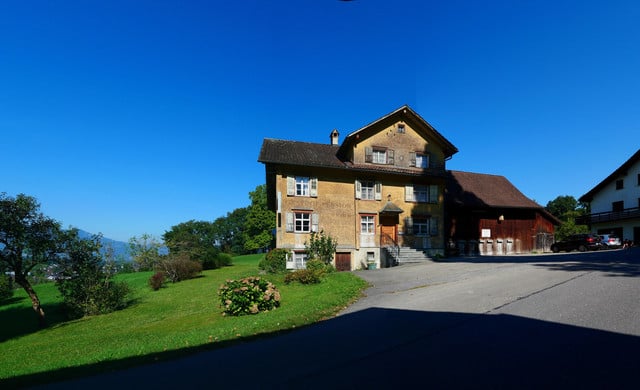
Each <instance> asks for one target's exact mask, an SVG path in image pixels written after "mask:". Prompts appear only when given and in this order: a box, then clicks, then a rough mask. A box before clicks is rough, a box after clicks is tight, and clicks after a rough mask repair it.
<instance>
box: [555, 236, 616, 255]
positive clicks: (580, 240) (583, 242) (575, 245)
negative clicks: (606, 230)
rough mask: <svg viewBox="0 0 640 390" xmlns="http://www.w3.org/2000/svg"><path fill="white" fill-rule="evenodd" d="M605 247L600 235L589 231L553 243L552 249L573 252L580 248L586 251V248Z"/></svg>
mask: <svg viewBox="0 0 640 390" xmlns="http://www.w3.org/2000/svg"><path fill="white" fill-rule="evenodd" d="M603 248H604V244H602V240H601V239H600V236H598V235H597V234H587V233H585V234H574V235H571V236H569V237H567V238H566V239H564V240H562V241H558V242H554V243H553V244H551V251H552V252H553V253H558V252H560V251H566V252H571V251H573V250H578V251H580V252H584V251H586V250H591V251H596V250H598V249H603Z"/></svg>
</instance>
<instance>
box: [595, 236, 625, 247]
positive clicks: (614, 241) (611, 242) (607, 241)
mask: <svg viewBox="0 0 640 390" xmlns="http://www.w3.org/2000/svg"><path fill="white" fill-rule="evenodd" d="M600 240H602V243H603V244H604V246H605V247H606V248H611V249H614V248H620V247H621V246H622V241H620V238H619V237H618V236H616V235H615V234H601V235H600Z"/></svg>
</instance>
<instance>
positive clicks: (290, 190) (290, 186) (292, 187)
mask: <svg viewBox="0 0 640 390" xmlns="http://www.w3.org/2000/svg"><path fill="white" fill-rule="evenodd" d="M295 194H296V178H295V177H291V176H287V196H294V195H295Z"/></svg>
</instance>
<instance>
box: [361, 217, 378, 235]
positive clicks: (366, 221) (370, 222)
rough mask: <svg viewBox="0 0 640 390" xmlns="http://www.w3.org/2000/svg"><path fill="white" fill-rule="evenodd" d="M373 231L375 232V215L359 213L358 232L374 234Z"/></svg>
mask: <svg viewBox="0 0 640 390" xmlns="http://www.w3.org/2000/svg"><path fill="white" fill-rule="evenodd" d="M375 232H376V223H375V216H373V215H361V216H360V233H362V234H375Z"/></svg>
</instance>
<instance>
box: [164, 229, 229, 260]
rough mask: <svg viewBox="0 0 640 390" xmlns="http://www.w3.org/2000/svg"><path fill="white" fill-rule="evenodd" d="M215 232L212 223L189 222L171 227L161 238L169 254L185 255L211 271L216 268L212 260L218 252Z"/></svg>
mask: <svg viewBox="0 0 640 390" xmlns="http://www.w3.org/2000/svg"><path fill="white" fill-rule="evenodd" d="M215 232H216V231H215V228H214V224H213V223H211V222H206V221H195V220H191V221H188V222H183V223H180V224H178V225H175V226H173V227H171V230H169V231H167V232H165V233H164V235H163V236H162V238H163V239H164V242H165V243H166V245H167V247H168V248H169V253H170V254H172V255H177V254H186V255H188V256H189V259H190V260H193V261H197V262H199V263H200V264H202V266H203V268H204V269H211V268H217V265H216V262H215V261H214V259H215V257H216V256H217V254H218V252H219V249H218V248H217V247H216V234H215Z"/></svg>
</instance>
